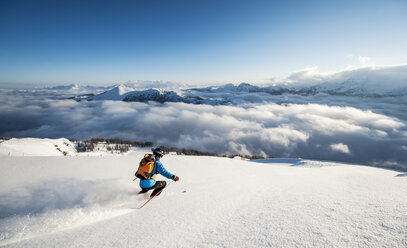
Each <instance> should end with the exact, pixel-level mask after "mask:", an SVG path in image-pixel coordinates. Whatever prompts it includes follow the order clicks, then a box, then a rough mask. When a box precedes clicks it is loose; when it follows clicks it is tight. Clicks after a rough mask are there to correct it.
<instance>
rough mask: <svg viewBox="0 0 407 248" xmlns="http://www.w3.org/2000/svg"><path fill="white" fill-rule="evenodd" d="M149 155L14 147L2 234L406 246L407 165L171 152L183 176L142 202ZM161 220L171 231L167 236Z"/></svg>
mask: <svg viewBox="0 0 407 248" xmlns="http://www.w3.org/2000/svg"><path fill="white" fill-rule="evenodd" d="M142 156H143V153H141V152H140V153H133V154H132V155H129V156H110V157H109V156H108V157H67V158H59V157H32V158H23V157H20V158H16V157H14V158H13V157H4V159H2V163H1V164H0V169H1V171H2V174H1V178H0V179H1V180H0V206H1V208H0V209H1V210H0V233H1V235H0V246H7V247H27V246H29V247H77V246H86V247H111V246H112V244H114V246H115V247H132V246H134V244H145V243H148V244H149V245H151V246H153V247H156V246H165V247H197V246H199V247H269V246H272V247H295V246H304V247H311V246H312V247H327V246H329V247H345V246H346V247H355V246H358V245H363V246H377V247H383V246H388V247H403V246H405V245H406V243H407V240H406V230H407V229H406V227H407V226H406V223H407V219H406V218H407V217H406V216H405V212H406V211H407V200H406V198H405V197H403V196H404V195H406V193H407V191H406V189H407V180H405V179H406V178H407V177H405V176H402V175H405V174H400V173H398V172H394V171H389V170H382V169H377V168H370V167H365V166H354V165H345V164H340V163H334V164H332V163H330V162H322V161H309V160H306V161H304V160H301V159H280V160H269V161H263V163H256V162H250V161H242V160H236V159H227V158H215V157H194V156H165V157H164V158H163V159H162V162H163V164H164V165H165V167H166V168H167V169H168V170H169V171H171V172H173V173H175V174H177V175H178V176H179V177H180V181H179V182H176V183H175V182H173V183H170V184H169V185H168V187H167V188H166V189H165V190H164V192H163V193H162V195H160V196H159V197H158V198H156V199H154V200H153V201H151V202H150V203H149V204H148V205H147V206H146V207H145V208H143V209H141V210H140V209H137V208H138V207H139V206H141V205H142V204H143V203H144V202H145V201H146V196H145V195H137V192H138V191H139V188H138V185H137V182H133V181H132V179H133V174H134V171H135V170H136V167H137V163H138V162H139V160H140V159H141V157H142ZM299 163H300V164H301V163H302V165H301V166H298V164H299ZM293 165H295V166H293ZM332 165H336V166H332ZM207 175H210V177H208V176H207ZM158 179H159V180H166V179H164V178H162V177H161V176H159V177H158ZM183 192H185V193H183ZM146 220H148V221H146ZM157 230H160V232H161V233H165V235H161V236H160V238H157Z"/></svg>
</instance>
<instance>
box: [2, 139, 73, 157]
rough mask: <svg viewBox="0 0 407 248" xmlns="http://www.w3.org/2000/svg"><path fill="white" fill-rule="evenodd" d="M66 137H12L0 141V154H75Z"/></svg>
mask: <svg viewBox="0 0 407 248" xmlns="http://www.w3.org/2000/svg"><path fill="white" fill-rule="evenodd" d="M76 154H77V152H76V149H75V146H74V145H73V144H72V143H71V142H70V141H69V140H67V139H65V138H61V139H37V138H19V139H18V138H13V139H10V140H5V141H3V142H1V143H0V156H75V155H76Z"/></svg>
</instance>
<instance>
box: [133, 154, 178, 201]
mask: <svg viewBox="0 0 407 248" xmlns="http://www.w3.org/2000/svg"><path fill="white" fill-rule="evenodd" d="M163 156H164V153H163V150H162V149H161V148H155V149H154V150H153V154H146V155H145V156H144V158H143V159H142V160H141V162H140V166H139V168H138V170H137V172H136V177H138V178H140V188H141V191H140V193H139V194H142V193H147V192H148V191H149V190H151V189H154V191H153V193H151V197H153V196H155V195H157V196H158V195H160V194H161V191H162V190H163V189H164V188H165V186H166V185H167V182H166V181H156V180H155V177H156V175H157V174H161V175H163V176H164V177H166V178H169V179H172V180H174V181H175V182H176V181H178V180H179V177H178V176H176V175H173V174H171V173H170V172H168V171H167V170H166V169H165V168H164V166H163V164H162V163H161V162H160V158H162V157H163Z"/></svg>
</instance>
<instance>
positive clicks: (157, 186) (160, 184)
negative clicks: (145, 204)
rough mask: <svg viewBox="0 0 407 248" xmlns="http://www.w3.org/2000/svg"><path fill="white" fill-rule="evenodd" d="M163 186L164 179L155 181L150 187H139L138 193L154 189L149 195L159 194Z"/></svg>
mask: <svg viewBox="0 0 407 248" xmlns="http://www.w3.org/2000/svg"><path fill="white" fill-rule="evenodd" d="M165 186H167V182H166V181H157V182H155V184H154V186H153V187H151V188H141V191H140V194H142V193H147V192H148V191H149V190H151V189H154V190H153V193H151V195H150V196H151V197H153V196H155V195H160V194H161V192H162V190H163V189H164V188H165Z"/></svg>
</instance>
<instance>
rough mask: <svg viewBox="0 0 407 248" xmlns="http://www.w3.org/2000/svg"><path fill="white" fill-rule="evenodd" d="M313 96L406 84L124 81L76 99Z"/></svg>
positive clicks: (231, 100)
mask: <svg viewBox="0 0 407 248" xmlns="http://www.w3.org/2000/svg"><path fill="white" fill-rule="evenodd" d="M285 94H290V95H301V96H315V95H318V94H328V95H333V96H357V97H394V96H406V95H407V86H401V87H399V88H392V89H387V90H384V91H383V89H380V88H375V87H371V85H370V84H366V83H364V82H355V81H352V80H349V81H346V82H341V83H323V84H317V85H312V86H303V85H302V84H288V85H287V84H284V85H273V86H265V87H260V86H255V85H250V84H247V83H241V84H239V85H233V84H227V85H224V86H220V87H219V86H210V87H205V88H190V89H183V90H182V93H181V95H180V94H178V93H177V92H175V91H165V90H158V89H147V90H141V91H138V90H132V89H130V88H126V87H125V86H123V85H120V86H117V87H115V88H113V89H111V90H108V91H106V92H104V93H101V94H99V95H95V96H89V97H83V96H76V97H74V98H73V99H77V100H120V101H126V102H147V101H156V102H160V103H164V102H184V103H192V104H210V105H229V104H241V103H258V102H271V101H272V98H271V97H272V96H278V95H285Z"/></svg>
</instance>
